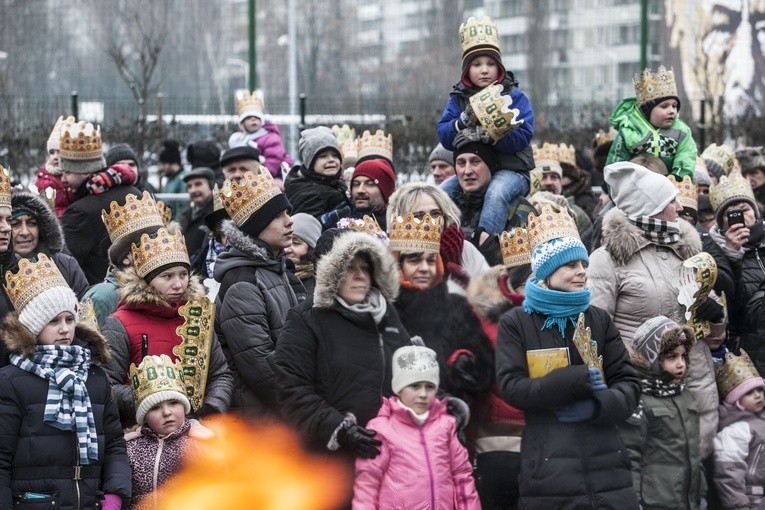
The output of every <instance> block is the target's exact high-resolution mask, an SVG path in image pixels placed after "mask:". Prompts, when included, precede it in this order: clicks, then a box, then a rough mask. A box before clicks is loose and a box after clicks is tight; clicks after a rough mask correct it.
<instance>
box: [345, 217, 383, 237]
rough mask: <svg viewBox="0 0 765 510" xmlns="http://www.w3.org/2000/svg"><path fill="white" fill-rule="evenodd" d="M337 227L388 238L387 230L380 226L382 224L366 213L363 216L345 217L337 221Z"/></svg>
mask: <svg viewBox="0 0 765 510" xmlns="http://www.w3.org/2000/svg"><path fill="white" fill-rule="evenodd" d="M337 227H338V228H341V229H347V230H355V231H356V232H363V233H365V234H369V235H370V236H372V237H376V238H385V239H387V238H388V235H387V234H386V233H385V231H384V230H383V229H382V228H380V224H379V223H377V220H376V219H375V218H374V217H373V216H369V215H368V214H365V215H364V216H363V217H362V218H343V219H341V220H340V221H338V222H337Z"/></svg>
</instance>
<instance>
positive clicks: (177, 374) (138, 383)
mask: <svg viewBox="0 0 765 510" xmlns="http://www.w3.org/2000/svg"><path fill="white" fill-rule="evenodd" d="M130 386H131V387H132V388H133V396H134V398H135V402H136V407H138V405H139V404H140V403H141V402H143V401H144V400H145V399H146V397H148V396H150V395H154V394H155V393H159V392H160V391H175V392H178V393H180V394H181V395H186V384H185V383H184V381H183V368H182V367H181V365H180V363H174V362H173V360H171V359H170V356H168V355H167V354H162V355H160V356H156V355H154V356H146V357H145V358H143V361H141V364H140V365H138V366H136V365H135V363H131V364H130Z"/></svg>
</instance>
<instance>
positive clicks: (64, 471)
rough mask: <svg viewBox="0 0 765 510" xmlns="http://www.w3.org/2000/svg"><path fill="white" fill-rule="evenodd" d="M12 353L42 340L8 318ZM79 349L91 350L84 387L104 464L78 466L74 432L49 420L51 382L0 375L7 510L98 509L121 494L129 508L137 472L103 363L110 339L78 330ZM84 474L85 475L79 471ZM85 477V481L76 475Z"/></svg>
mask: <svg viewBox="0 0 765 510" xmlns="http://www.w3.org/2000/svg"><path fill="white" fill-rule="evenodd" d="M2 338H3V341H4V342H5V345H6V347H7V349H8V350H9V351H10V352H11V353H14V354H18V355H20V356H24V357H27V356H30V355H31V354H32V353H34V350H35V345H36V339H35V336H34V335H32V333H31V332H30V331H29V330H28V329H27V328H26V327H25V326H24V325H23V324H22V323H21V322H20V321H19V320H18V316H17V314H16V313H13V314H11V315H8V316H7V317H6V319H5V322H4V324H3V328H2ZM73 343H74V344H77V345H81V346H83V347H86V348H89V349H90V351H91V355H92V363H91V366H90V369H89V370H88V379H87V381H86V383H85V386H86V388H87V390H88V394H89V396H90V403H91V406H92V410H93V417H94V419H95V423H96V432H97V434H98V460H97V461H96V462H94V463H92V464H89V465H87V466H85V465H83V466H81V467H80V466H78V465H79V452H78V449H77V440H76V437H75V433H74V432H73V431H64V430H59V429H57V428H54V427H52V426H51V425H49V424H47V423H45V422H44V421H43V415H44V413H45V403H46V401H47V396H48V381H46V380H45V379H43V378H41V377H39V376H37V375H35V374H32V373H30V372H27V371H25V370H22V369H21V368H19V367H17V366H15V365H8V366H6V367H3V368H2V369H0V508H9V509H10V508H17V509H20V510H23V509H29V510H32V509H36V508H60V509H66V510H70V509H71V510H73V509H76V508H83V509H96V508H100V506H97V505H98V504H99V501H100V499H101V498H102V497H103V495H104V494H116V495H117V496H119V497H120V498H121V499H122V505H123V507H124V508H127V507H128V505H129V503H130V496H131V483H130V466H129V464H128V459H127V455H126V453H125V440H124V439H123V437H122V426H121V425H120V421H119V415H118V413H117V406H116V405H115V402H114V400H113V399H112V392H111V388H110V386H109V381H108V380H107V377H106V374H104V371H103V370H102V369H101V367H99V366H98V365H99V364H100V363H102V362H104V361H107V360H108V359H109V351H108V349H107V347H106V342H105V340H104V338H103V337H102V336H101V335H100V334H99V333H96V332H94V331H92V330H89V329H87V328H83V327H77V329H76V330H75V339H74V341H73ZM78 468H79V469H78ZM77 471H79V479H78V478H77V476H76V473H77ZM25 492H36V493H40V494H45V495H47V497H45V498H43V499H33V500H22V499H21V494H23V493H25Z"/></svg>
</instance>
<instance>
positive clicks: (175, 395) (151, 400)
mask: <svg viewBox="0 0 765 510" xmlns="http://www.w3.org/2000/svg"><path fill="white" fill-rule="evenodd" d="M167 400H177V401H179V402H181V403H182V404H183V408H184V409H185V410H186V414H189V413H190V412H191V402H189V398H188V397H187V396H186V395H184V394H183V393H181V392H180V391H175V390H162V391H158V392H156V393H152V394H151V395H149V396H148V397H146V398H145V399H143V400H142V401H141V403H140V404H138V408H137V409H136V411H135V421H136V423H138V425H140V426H143V424H144V420H145V418H146V413H148V412H149V411H151V408H152V407H154V406H155V405H157V404H161V403H162V402H165V401H167Z"/></svg>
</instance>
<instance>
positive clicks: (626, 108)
mask: <svg viewBox="0 0 765 510" xmlns="http://www.w3.org/2000/svg"><path fill="white" fill-rule="evenodd" d="M610 120H611V125H612V126H614V129H616V130H618V131H619V133H618V134H617V135H616V138H615V139H614V143H613V145H611V150H610V151H609V152H608V158H607V159H606V165H610V164H611V163H615V162H617V161H629V160H630V159H632V158H634V157H635V156H637V155H639V154H649V155H652V156H656V157H658V158H661V160H662V161H663V162H664V164H665V165H667V170H668V171H669V173H671V174H674V175H676V176H678V177H680V178H683V177H685V176H686V175H688V176H690V177H691V178H693V174H694V172H695V169H696V155H697V153H698V149H697V148H696V142H695V141H694V140H693V135H692V134H691V128H689V127H688V124H686V123H685V122H683V121H682V120H680V119H675V122H674V123H672V126H671V127H670V128H669V129H656V128H655V127H653V126H652V125H651V123H650V122H648V120H647V119H646V118H645V116H644V115H643V112H641V111H640V107H639V106H638V104H637V100H636V99H635V98H634V97H630V98H627V99H622V101H621V102H620V103H619V105H618V106H617V107H616V109H615V110H614V112H613V113H612V114H611V119H610Z"/></svg>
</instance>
